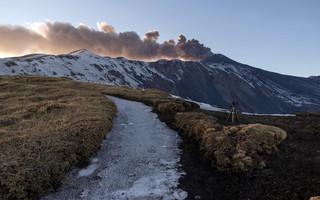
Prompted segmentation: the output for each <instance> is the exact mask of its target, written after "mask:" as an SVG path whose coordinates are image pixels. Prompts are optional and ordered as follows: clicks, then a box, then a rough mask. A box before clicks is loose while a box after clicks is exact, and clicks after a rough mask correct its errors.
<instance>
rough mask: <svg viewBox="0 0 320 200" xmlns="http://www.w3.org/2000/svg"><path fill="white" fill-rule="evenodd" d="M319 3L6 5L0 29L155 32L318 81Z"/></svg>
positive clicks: (128, 0) (177, 0)
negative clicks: (101, 25)
mask: <svg viewBox="0 0 320 200" xmlns="http://www.w3.org/2000/svg"><path fill="white" fill-rule="evenodd" d="M319 9H320V1H318V0H305V1H302V0H301V1H298V0H281V1H279V0H278V1H276V0H268V1H257V0H232V1H231V0H224V1H214V0H211V1H209V0H193V1H191V0H171V1H167V0H161V1H159V0H158V1H155V0H135V1H134V0H113V1H111V0H90V1H89V0H64V1H63V0H46V1H40V0H29V1H18V0H10V1H3V2H1V7H0V25H5V24H8V25H26V24H27V23H34V22H42V23H43V22H45V21H46V20H50V21H56V22H68V23H71V24H72V25H74V26H77V25H78V24H79V23H83V24H86V25H88V26H89V27H90V28H94V29H97V27H96V23H97V22H102V21H105V22H107V23H108V24H110V25H112V26H113V27H114V28H115V30H116V32H125V31H135V32H136V33H138V34H139V35H140V37H141V38H142V37H143V36H144V34H145V32H147V31H149V30H157V31H159V33H160V38H159V39H158V41H159V42H163V41H165V40H168V39H174V40H176V41H177V37H178V35H179V34H183V35H185V36H186V37H187V39H192V38H195V39H198V40H199V41H200V42H201V43H203V44H205V45H206V46H207V47H210V48H211V50H212V51H213V52H214V53H222V54H224V55H226V56H228V57H230V58H232V59H234V60H236V61H238V62H241V63H245V64H248V65H251V66H254V67H258V68H262V69H265V70H268V71H274V72H278V73H282V74H288V75H295V76H304V77H307V76H310V75H320V55H319V53H320V12H319Z"/></svg>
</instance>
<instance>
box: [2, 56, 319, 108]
mask: <svg viewBox="0 0 320 200" xmlns="http://www.w3.org/2000/svg"><path fill="white" fill-rule="evenodd" d="M19 74H30V75H42V76H51V77H60V76H65V77H70V78H72V79H74V80H79V81H87V82H96V83H106V84H124V85H129V86H132V87H141V88H159V89H162V90H165V91H166V92H168V93H171V94H174V95H178V96H181V97H184V98H190V99H192V100H195V101H199V102H205V103H209V104H213V105H217V106H221V107H226V108H227V107H228V106H229V105H230V103H231V102H232V101H234V100H238V101H239V108H240V109H241V110H243V111H248V112H256V113H257V112H260V113H290V112H293V111H298V110H304V111H312V112H316V111H319V110H320V81H318V80H317V79H312V78H302V77H293V76H286V75H281V74H277V73H273V72H268V71H264V70H261V69H257V68H254V67H250V66H248V65H243V64H240V63H238V62H235V61H233V60H231V59H229V58H227V57H225V56H223V55H221V54H213V55H212V56H211V57H209V58H207V59H206V60H204V61H201V62H192V61H181V60H170V61H168V60H159V61H156V62H141V61H132V60H127V59H125V58H110V57H101V56H99V55H96V54H93V53H91V52H89V51H87V50H78V51H75V52H72V53H70V54H63V55H58V56H54V55H44V54H34V55H27V56H22V57H14V58H4V59H0V75H19Z"/></svg>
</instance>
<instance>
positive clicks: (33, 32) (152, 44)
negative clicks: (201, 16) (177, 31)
mask: <svg viewBox="0 0 320 200" xmlns="http://www.w3.org/2000/svg"><path fill="white" fill-rule="evenodd" d="M97 27H98V30H95V29H91V28H90V27H88V26H87V25H85V24H79V25H78V27H75V26H73V25H71V24H70V23H64V22H51V21H47V22H45V23H36V24H33V25H30V26H29V27H23V26H11V25H0V53H1V52H3V53H6V54H12V55H22V54H27V53H48V54H63V53H68V52H72V51H74V50H78V49H87V50H89V51H92V52H94V53H97V54H99V55H103V56H111V57H119V56H121V57H126V58H128V59H135V60H157V59H163V58H165V59H185V60H202V59H204V58H206V57H208V56H209V55H211V54H212V53H211V50H210V48H208V47H205V46H204V45H203V44H201V43H200V42H199V41H198V40H195V39H191V40H187V39H186V37H185V36H183V35H179V37H178V43H177V44H176V43H175V41H174V40H172V39H171V40H168V41H165V42H163V43H161V44H160V43H158V42H157V40H158V38H159V37H160V33H159V32H158V31H156V30H152V31H148V32H146V34H145V36H144V37H143V39H141V38H140V37H139V35H138V34H137V33H136V32H133V31H128V32H123V33H117V32H115V29H114V27H113V26H111V25H109V24H107V23H106V22H98V23H97Z"/></svg>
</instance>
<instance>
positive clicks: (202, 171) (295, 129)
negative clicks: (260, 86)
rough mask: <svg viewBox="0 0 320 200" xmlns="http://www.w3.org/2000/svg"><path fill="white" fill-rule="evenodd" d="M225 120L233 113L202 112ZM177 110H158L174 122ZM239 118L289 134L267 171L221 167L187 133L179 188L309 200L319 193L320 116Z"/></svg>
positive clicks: (191, 192) (201, 195)
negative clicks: (213, 164)
mask: <svg viewBox="0 0 320 200" xmlns="http://www.w3.org/2000/svg"><path fill="white" fill-rule="evenodd" d="M201 112H205V113H207V114H210V115H213V116H215V117H217V118H218V119H219V121H220V123H224V122H225V121H226V119H227V116H228V114H226V113H220V112H212V111H201ZM173 116H174V114H167V115H164V114H159V118H160V119H161V120H162V121H165V122H166V123H167V124H168V125H169V126H170V127H172V128H174V126H173V124H172V119H173ZM239 120H240V123H242V124H249V123H261V124H266V125H272V126H277V127H279V128H282V129H283V130H285V131H286V132H287V134H288V136H287V139H286V140H285V141H284V142H283V143H282V145H281V146H280V151H279V152H278V153H277V154H274V155H272V156H268V157H267V158H266V160H267V166H266V167H265V168H264V169H263V170H256V171H252V172H248V173H242V174H236V173H227V172H219V171H218V170H216V169H214V168H212V167H211V165H210V163H209V161H208V160H205V159H203V158H202V156H201V155H202V154H203V152H201V151H200V150H199V146H198V144H197V142H196V141H194V140H192V139H190V138H187V137H185V136H183V135H182V134H181V136H182V138H183V142H182V143H181V145H180V148H181V149H182V150H183V155H182V158H181V164H182V170H183V171H185V172H186V175H185V176H184V177H183V178H181V179H180V188H181V189H183V190H184V191H186V192H187V193H188V199H309V198H310V197H311V196H317V195H320V116H319V115H303V116H296V117H278V116H248V115H240V116H239Z"/></svg>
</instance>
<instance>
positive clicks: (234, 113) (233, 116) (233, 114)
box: [225, 101, 240, 125]
mask: <svg viewBox="0 0 320 200" xmlns="http://www.w3.org/2000/svg"><path fill="white" fill-rule="evenodd" d="M237 103H238V101H234V102H232V104H231V112H230V114H229V116H228V119H227V121H226V123H225V125H227V124H228V123H229V121H230V118H231V123H232V124H235V119H236V122H237V124H238V125H239V124H240V123H239V119H238V114H237V111H236V104H237Z"/></svg>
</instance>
